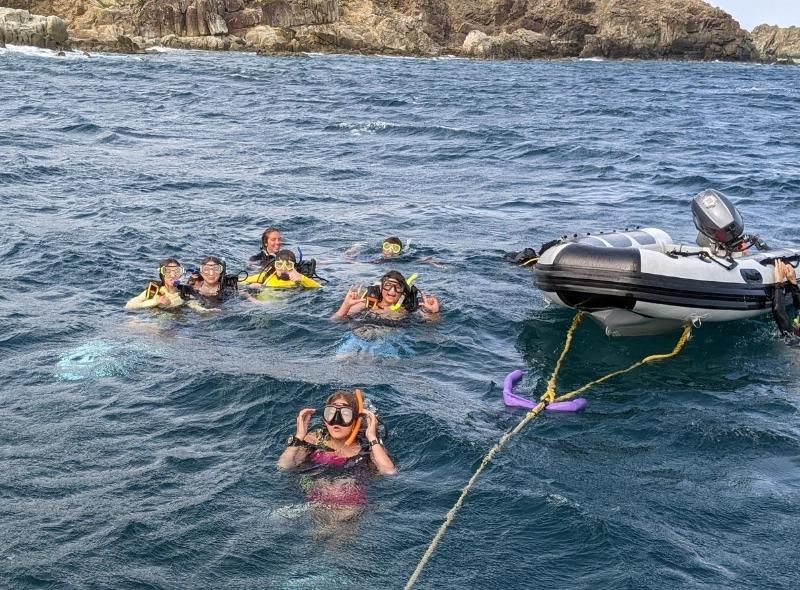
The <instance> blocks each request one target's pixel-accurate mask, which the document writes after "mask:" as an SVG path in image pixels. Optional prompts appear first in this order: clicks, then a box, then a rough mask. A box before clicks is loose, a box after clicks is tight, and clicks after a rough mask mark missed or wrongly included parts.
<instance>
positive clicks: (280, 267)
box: [275, 259, 294, 281]
mask: <svg viewBox="0 0 800 590" xmlns="http://www.w3.org/2000/svg"><path fill="white" fill-rule="evenodd" d="M293 270H294V262H293V261H292V260H284V259H278V260H276V261H275V272H276V273H277V275H278V278H279V279H283V280H284V281H285V280H286V279H288V278H289V273H290V272H292V271H293Z"/></svg>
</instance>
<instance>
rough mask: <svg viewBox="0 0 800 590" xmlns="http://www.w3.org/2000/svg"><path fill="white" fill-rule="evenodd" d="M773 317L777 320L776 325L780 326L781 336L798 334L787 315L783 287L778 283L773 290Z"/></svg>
mask: <svg viewBox="0 0 800 590" xmlns="http://www.w3.org/2000/svg"><path fill="white" fill-rule="evenodd" d="M772 317H773V318H775V323H776V324H778V329H779V330H780V331H781V334H783V335H787V334H796V332H795V330H794V328H793V327H792V323H791V322H790V321H789V316H788V314H787V313H786V305H785V302H784V295H783V286H782V285H781V284H780V283H777V284H776V285H775V288H774V289H773V290H772Z"/></svg>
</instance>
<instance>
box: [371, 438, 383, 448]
mask: <svg viewBox="0 0 800 590" xmlns="http://www.w3.org/2000/svg"><path fill="white" fill-rule="evenodd" d="M376 445H380V446H383V441H382V440H381V439H379V438H374V439H372V440H371V441H369V448H370V450H372V447H374V446H376Z"/></svg>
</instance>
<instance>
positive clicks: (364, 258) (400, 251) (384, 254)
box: [344, 236, 446, 268]
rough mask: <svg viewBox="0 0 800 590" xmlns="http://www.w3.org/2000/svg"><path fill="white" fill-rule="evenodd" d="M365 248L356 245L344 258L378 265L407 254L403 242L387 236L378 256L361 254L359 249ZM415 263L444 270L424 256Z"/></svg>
mask: <svg viewBox="0 0 800 590" xmlns="http://www.w3.org/2000/svg"><path fill="white" fill-rule="evenodd" d="M364 246H365V244H356V245H354V246H352V247H351V248H349V249H348V250H347V251H346V252H345V253H344V255H345V258H348V259H350V260H356V261H358V262H372V263H380V262H386V261H390V262H391V261H393V260H397V259H399V258H403V257H405V256H406V254H407V253H408V247H406V248H404V247H403V241H402V240H401V239H400V238H398V237H397V236H389V237H388V238H386V239H385V240H383V243H382V244H381V251H380V253H379V254H377V255H375V254H361V249H362V248H363V247H364ZM415 262H417V263H421V264H430V265H431V266H435V267H436V268H446V267H445V266H444V265H443V264H440V263H439V262H437V261H436V260H434V259H433V257H432V256H426V257H425V258H419V259H417V260H415Z"/></svg>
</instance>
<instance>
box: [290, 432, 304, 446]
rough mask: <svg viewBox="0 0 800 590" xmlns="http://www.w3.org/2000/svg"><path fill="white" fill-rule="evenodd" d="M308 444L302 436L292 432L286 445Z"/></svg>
mask: <svg viewBox="0 0 800 590" xmlns="http://www.w3.org/2000/svg"><path fill="white" fill-rule="evenodd" d="M304 444H306V441H304V440H303V439H302V438H297V437H296V436H295V435H293V434H290V435H289V438H287V439H286V446H287V447H302V446H303V445H304Z"/></svg>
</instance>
